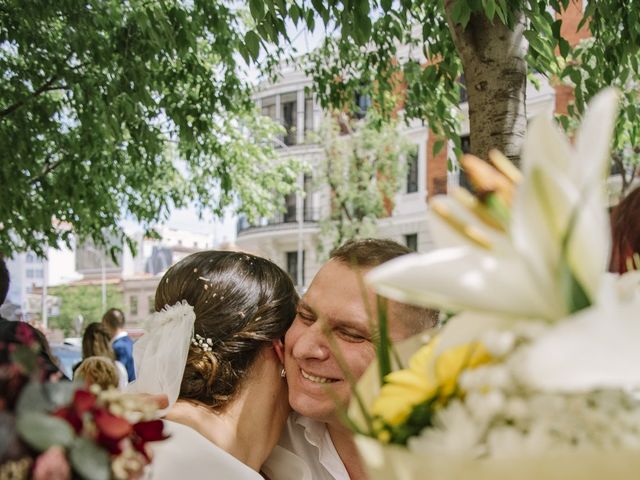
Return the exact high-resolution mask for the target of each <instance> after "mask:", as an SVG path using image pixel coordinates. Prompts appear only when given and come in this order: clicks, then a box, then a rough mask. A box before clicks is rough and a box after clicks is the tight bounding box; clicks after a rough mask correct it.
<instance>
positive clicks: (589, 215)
mask: <svg viewBox="0 0 640 480" xmlns="http://www.w3.org/2000/svg"><path fill="white" fill-rule="evenodd" d="M617 97H618V94H617V92H616V91H615V90H613V89H607V90H605V91H603V92H601V93H600V94H599V95H597V96H596V97H595V98H594V99H593V101H592V102H591V104H590V107H589V109H588V112H587V114H586V116H585V118H584V121H583V122H582V125H581V129H580V132H579V133H578V135H577V137H576V143H575V146H571V145H570V143H569V142H568V140H567V139H566V138H565V137H564V135H563V134H562V133H561V132H560V131H559V130H558V128H557V126H556V125H555V124H554V122H553V120H552V119H551V118H548V117H546V116H543V117H538V118H536V119H535V120H534V121H533V122H532V124H531V127H530V129H529V132H528V134H527V139H526V141H525V146H524V149H523V153H522V164H523V173H524V178H523V180H522V182H521V183H520V185H519V186H518V189H517V191H516V193H515V197H514V202H513V206H512V210H511V220H510V223H509V225H508V231H507V232H500V231H499V230H497V229H492V228H490V227H488V226H487V225H485V224H484V223H483V222H482V221H480V220H479V218H478V217H477V216H475V215H473V214H472V213H471V212H470V210H469V209H468V208H467V206H466V205H464V203H462V202H460V201H459V200H458V199H456V198H454V197H448V198H436V199H435V207H436V210H439V211H442V210H443V209H445V210H446V211H447V213H448V214H450V215H451V216H452V217H453V218H454V219H455V221H454V222H450V223H449V225H446V224H443V223H442V222H438V221H432V222H431V225H432V231H433V233H434V236H435V237H436V240H438V239H445V241H446V244H447V245H446V246H445V248H440V249H437V250H434V251H432V252H429V253H426V254H422V255H411V256H404V257H401V258H399V259H396V260H393V261H391V262H388V263H386V264H384V265H382V266H380V267H378V268H376V269H374V270H372V271H371V272H370V273H369V274H368V275H367V281H368V282H369V283H370V284H371V285H372V286H373V287H374V288H375V289H376V290H377V291H378V292H379V293H380V294H382V295H384V296H388V297H390V298H393V299H395V300H398V301H403V302H407V303H413V304H417V305H423V306H430V307H438V308H443V309H447V310H449V311H451V310H454V311H460V310H472V311H476V312H484V313H497V314H502V315H506V316H510V317H513V318H520V319H521V318H533V319H543V320H547V321H551V322H553V321H557V320H560V319H561V318H564V317H565V316H566V315H568V314H569V313H571V312H572V311H575V310H578V309H579V308H582V307H584V306H587V305H589V304H590V303H592V302H593V300H594V299H595V296H596V293H597V292H598V289H599V284H600V281H601V279H602V277H603V274H604V272H605V270H606V263H607V258H608V252H609V226H608V217H607V215H606V212H605V208H604V205H605V200H604V199H605V191H604V181H603V180H604V173H605V172H606V166H607V161H608V148H609V143H610V139H611V133H612V131H613V124H614V121H615V117H616V112H617ZM465 212H466V213H465ZM452 224H453V227H452V226H451V225H452ZM576 286H578V289H577V291H579V292H581V293H582V294H583V299H584V301H583V302H582V304H580V303H578V304H577V305H576V304H573V303H572V302H571V300H572V299H574V298H576V288H575V287H576ZM568 287H573V290H571V291H570V290H569V288H568ZM578 297H579V295H578Z"/></svg>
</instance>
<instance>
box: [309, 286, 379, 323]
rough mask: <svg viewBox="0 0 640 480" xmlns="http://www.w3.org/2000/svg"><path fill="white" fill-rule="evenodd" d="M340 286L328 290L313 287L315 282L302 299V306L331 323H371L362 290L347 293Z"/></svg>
mask: <svg viewBox="0 0 640 480" xmlns="http://www.w3.org/2000/svg"><path fill="white" fill-rule="evenodd" d="M337 287H338V288H336V289H332V290H333V292H327V291H326V290H322V289H319V288H313V284H312V285H311V286H310V287H309V289H308V290H307V291H306V293H305V294H304V295H303V296H302V299H301V300H300V306H301V307H302V308H304V309H306V310H309V311H311V312H312V313H313V314H314V315H315V316H316V317H318V318H324V319H326V320H328V321H330V322H331V323H352V322H354V323H367V324H368V323H369V315H368V313H367V309H366V306H365V298H364V295H363V294H362V292H357V293H355V294H351V295H349V294H345V292H343V291H340V288H339V285H338V286H337Z"/></svg>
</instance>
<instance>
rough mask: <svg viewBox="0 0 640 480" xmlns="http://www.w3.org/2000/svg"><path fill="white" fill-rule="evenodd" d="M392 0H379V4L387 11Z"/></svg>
mask: <svg viewBox="0 0 640 480" xmlns="http://www.w3.org/2000/svg"><path fill="white" fill-rule="evenodd" d="M391 4H392V0H381V2H380V5H381V6H382V10H384V11H385V12H388V11H389V10H391Z"/></svg>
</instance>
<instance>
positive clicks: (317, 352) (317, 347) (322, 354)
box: [293, 321, 331, 360]
mask: <svg viewBox="0 0 640 480" xmlns="http://www.w3.org/2000/svg"><path fill="white" fill-rule="evenodd" d="M293 355H294V357H296V358H298V359H314V360H326V359H327V358H329V357H330V355H331V349H330V348H329V345H328V342H327V337H326V335H325V333H324V331H323V328H322V325H321V322H320V321H316V322H314V323H313V324H312V325H310V326H308V327H307V328H306V329H305V331H304V333H303V334H302V335H301V336H300V337H298V341H297V342H296V344H295V346H294V348H293Z"/></svg>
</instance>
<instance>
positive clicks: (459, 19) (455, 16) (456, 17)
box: [451, 0, 471, 28]
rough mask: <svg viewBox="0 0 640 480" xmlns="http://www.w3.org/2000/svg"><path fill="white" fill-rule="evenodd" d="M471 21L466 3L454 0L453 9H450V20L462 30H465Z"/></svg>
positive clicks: (469, 10)
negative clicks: (460, 26)
mask: <svg viewBox="0 0 640 480" xmlns="http://www.w3.org/2000/svg"><path fill="white" fill-rule="evenodd" d="M470 19H471V9H470V8H469V5H468V4H467V2H466V1H463V0H456V1H455V3H454V5H453V8H452V9H451V20H453V22H454V23H459V24H460V25H462V27H463V28H466V26H467V24H468V23H469V20H470Z"/></svg>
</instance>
